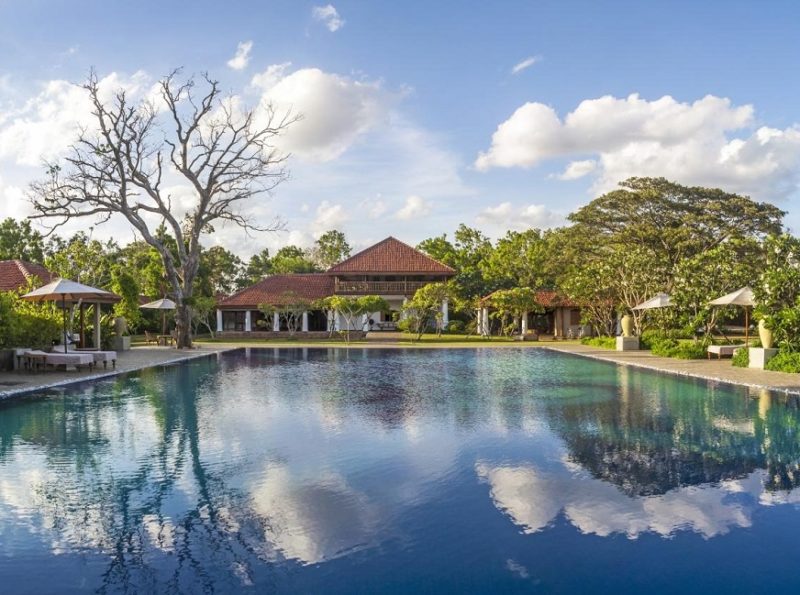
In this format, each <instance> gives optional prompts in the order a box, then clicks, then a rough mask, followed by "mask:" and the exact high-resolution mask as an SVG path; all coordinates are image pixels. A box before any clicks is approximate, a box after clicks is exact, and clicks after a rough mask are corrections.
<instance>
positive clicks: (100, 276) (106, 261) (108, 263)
mask: <svg viewBox="0 0 800 595" xmlns="http://www.w3.org/2000/svg"><path fill="white" fill-rule="evenodd" d="M118 253H119V247H118V246H117V244H116V242H114V241H113V240H108V241H106V242H101V241H99V240H93V239H91V238H90V237H89V236H88V235H87V234H86V233H84V232H78V233H77V234H75V235H74V236H73V237H72V238H70V240H69V241H67V242H66V243H65V244H64V246H63V248H61V249H60V250H58V251H57V252H55V253H53V254H51V255H50V256H48V257H47V258H46V259H45V263H44V264H45V266H46V267H47V268H48V269H50V270H51V271H52V272H53V273H55V274H56V275H59V276H60V277H63V278H65V279H71V280H72V281H77V282H78V283H83V284H84V285H91V286H92V287H99V288H100V289H105V288H107V287H109V285H110V284H111V270H112V268H113V264H114V260H115V259H116V256H117V254H118Z"/></svg>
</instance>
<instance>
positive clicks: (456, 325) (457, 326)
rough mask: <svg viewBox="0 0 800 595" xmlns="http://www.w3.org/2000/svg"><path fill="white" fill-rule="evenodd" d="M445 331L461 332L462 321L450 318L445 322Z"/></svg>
mask: <svg viewBox="0 0 800 595" xmlns="http://www.w3.org/2000/svg"><path fill="white" fill-rule="evenodd" d="M446 330H447V332H448V333H455V334H462V333H463V332H464V323H463V322H462V321H460V320H451V321H450V322H448V323H447V329H446Z"/></svg>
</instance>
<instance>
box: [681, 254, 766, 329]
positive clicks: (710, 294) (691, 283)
mask: <svg viewBox="0 0 800 595" xmlns="http://www.w3.org/2000/svg"><path fill="white" fill-rule="evenodd" d="M763 259H764V255H763V251H762V248H761V245H760V244H759V243H758V242H756V241H755V240H733V241H729V242H725V243H723V244H720V245H719V246H716V247H714V248H712V249H710V250H708V251H706V252H702V253H700V254H696V255H695V256H693V257H691V258H686V259H684V260H682V261H681V262H680V263H678V266H677V267H676V270H675V279H674V283H673V287H672V293H671V294H670V296H671V298H672V304H673V305H672V307H671V308H668V309H667V310H668V312H666V313H665V314H668V315H671V316H672V317H673V318H674V319H675V320H676V322H677V324H678V325H679V326H681V327H683V328H685V329H687V330H691V331H694V330H696V329H699V328H702V329H703V333H704V335H705V336H706V337H710V335H711V333H712V332H713V331H714V329H715V328H716V327H717V325H718V323H719V322H721V321H724V320H730V319H731V318H733V317H734V316H735V315H736V314H737V312H741V308H737V307H735V306H730V307H720V306H710V305H709V303H708V302H709V300H712V299H714V298H715V297H719V296H721V295H725V294H726V293H730V292H731V291H735V290H736V289H739V288H740V287H744V286H745V285H750V286H754V285H756V281H757V279H758V275H759V270H761V263H762V262H763Z"/></svg>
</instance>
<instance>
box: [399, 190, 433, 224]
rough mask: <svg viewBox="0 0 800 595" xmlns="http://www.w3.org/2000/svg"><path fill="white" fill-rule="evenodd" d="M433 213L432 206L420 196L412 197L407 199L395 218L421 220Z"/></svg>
mask: <svg viewBox="0 0 800 595" xmlns="http://www.w3.org/2000/svg"><path fill="white" fill-rule="evenodd" d="M430 212H431V205H430V204H429V203H428V202H426V201H425V199H423V198H422V197H420V196H416V195H411V196H409V197H408V198H406V202H405V204H404V205H403V207H402V208H401V209H400V210H399V211H397V213H395V217H397V218H398V219H402V220H404V221H408V220H410V219H419V218H420V217H424V216H425V215H427V214H428V213H430Z"/></svg>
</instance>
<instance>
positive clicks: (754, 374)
mask: <svg viewBox="0 0 800 595" xmlns="http://www.w3.org/2000/svg"><path fill="white" fill-rule="evenodd" d="M543 347H547V348H548V349H553V350H554V351H561V352H563V353H572V354H574V355H580V356H584V357H591V358H593V359H599V360H603V361H607V362H613V363H616V364H623V365H627V366H635V367H637V368H646V369H648V370H655V371H657V372H666V373H668V374H678V375H681V376H691V377H694V378H702V379H704V380H711V381H714V382H726V383H729V384H739V385H742V386H748V387H751V388H756V389H767V390H770V391H776V392H783V393H788V394H794V395H800V374H787V373H785V372H771V371H769V370H751V369H749V368H736V367H734V366H733V365H731V360H730V358H728V359H719V360H718V359H711V360H706V359H692V360H684V359H675V358H671V357H658V356H656V355H653V354H652V353H650V352H649V351H613V350H610V349H599V348H597V347H589V346H588V345H580V344H575V343H569V344H567V343H547V344H545V345H543Z"/></svg>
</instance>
